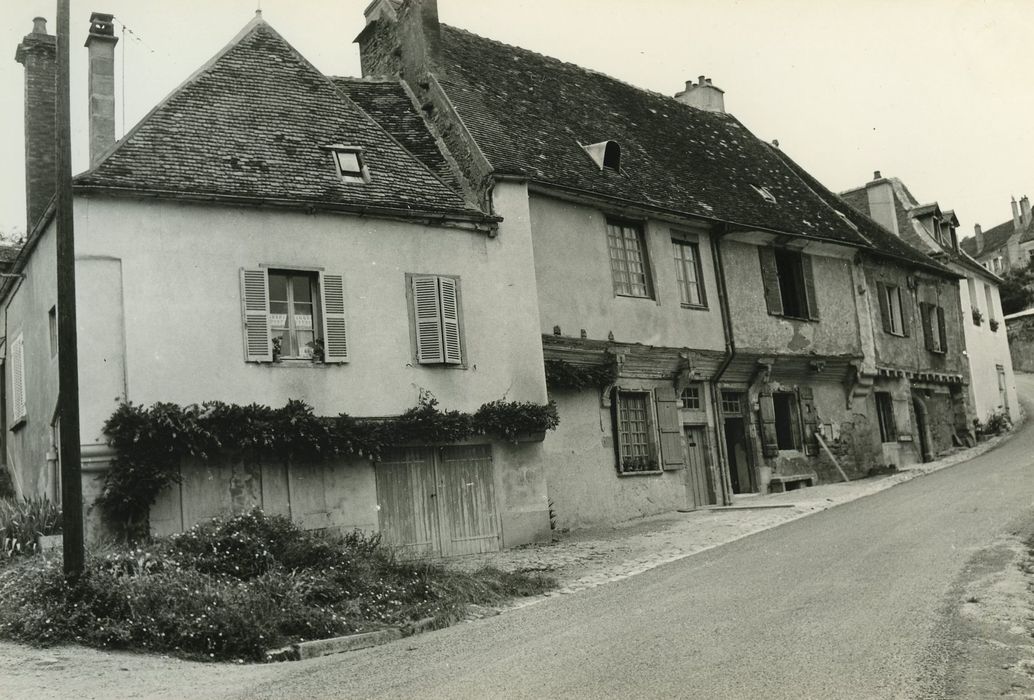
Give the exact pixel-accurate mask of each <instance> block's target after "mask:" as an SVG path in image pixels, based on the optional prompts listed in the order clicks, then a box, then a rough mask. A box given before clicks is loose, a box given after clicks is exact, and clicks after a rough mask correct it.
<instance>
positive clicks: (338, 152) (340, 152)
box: [327, 144, 370, 183]
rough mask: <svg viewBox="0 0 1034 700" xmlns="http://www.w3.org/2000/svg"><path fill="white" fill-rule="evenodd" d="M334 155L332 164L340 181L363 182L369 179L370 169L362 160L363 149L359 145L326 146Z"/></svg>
mask: <svg viewBox="0 0 1034 700" xmlns="http://www.w3.org/2000/svg"><path fill="white" fill-rule="evenodd" d="M327 149H328V150H329V151H330V152H331V154H332V155H333V157H334V165H335V167H336V168H337V174H338V176H339V177H340V178H341V181H342V182H354V183H363V182H369V181H370V171H369V170H368V169H367V167H366V164H365V163H364V162H363V149H362V148H361V147H359V146H342V145H340V144H335V145H333V146H327Z"/></svg>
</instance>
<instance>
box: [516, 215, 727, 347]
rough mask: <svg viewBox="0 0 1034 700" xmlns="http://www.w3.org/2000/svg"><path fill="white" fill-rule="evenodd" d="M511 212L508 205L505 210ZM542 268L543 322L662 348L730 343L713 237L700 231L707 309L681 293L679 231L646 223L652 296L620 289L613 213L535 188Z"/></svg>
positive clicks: (548, 328)
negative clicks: (612, 247)
mask: <svg viewBox="0 0 1034 700" xmlns="http://www.w3.org/2000/svg"><path fill="white" fill-rule="evenodd" d="M499 211H500V213H502V214H503V216H508V215H507V212H506V211H505V210H499ZM530 214H531V224H532V231H533V235H534V248H535V273H536V276H537V278H538V293H539V294H538V296H539V306H540V311H541V320H540V324H539V328H540V330H541V332H542V333H547V334H548V333H552V332H553V328H554V326H560V328H561V330H562V332H563V334H564V335H568V336H573V337H577V336H578V335H579V332H580V331H581V330H582V329H584V330H585V331H586V334H587V336H588V337H589V338H593V339H599V340H603V339H606V338H607V337H608V334H610V333H611V332H613V334H614V339H615V340H617V341H619V342H632V343H643V344H646V345H655V346H663V347H691V348H698V349H714V350H722V349H724V347H725V345H724V343H725V340H724V336H723V334H722V319H721V311H720V309H719V307H718V295H717V291H716V286H715V278H714V264H713V262H712V259H711V250H710V239H709V237H708V234H707V233H706V232H699V231H697V232H691V231H689V230H688V229H686V230H684V232H685V234H688V235H690V236H691V238H690V239H691V240H692V237H693V236H695V240H696V242H697V245H698V248H699V251H700V257H701V261H700V262H701V268H702V272H703V279H704V287H705V293H706V300H707V305H708V308H707V309H696V308H684V307H683V306H682V305H681V303H680V299H679V290H678V286H677V282H676V277H675V262H674V254H673V251H672V244H671V239H672V231H673V230H675V231H683V229H679V228H678V227H675V226H672V225H670V224H667V223H664V222H660V221H653V220H651V221H648V222H646V225H645V226H644V237H645V240H646V248H647V257H648V264H649V268H650V278H651V283H652V286H653V290H654V298H653V299H645V298H633V297H625V296H616V295H615V294H614V286H613V278H612V275H611V268H610V252H609V249H608V242H607V219H606V216H605V214H604V213H603V212H601V211H599V210H597V209H594V208H592V207H589V206H584V205H579V204H573V203H570V202H565V201H560V200H556V199H550V198H547V197H543V196H540V195H532V197H531V204H530Z"/></svg>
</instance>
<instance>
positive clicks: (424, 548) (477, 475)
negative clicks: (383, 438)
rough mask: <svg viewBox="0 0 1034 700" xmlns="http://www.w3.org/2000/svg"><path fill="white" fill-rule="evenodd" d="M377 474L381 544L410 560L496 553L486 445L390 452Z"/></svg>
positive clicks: (496, 533) (497, 539)
mask: <svg viewBox="0 0 1034 700" xmlns="http://www.w3.org/2000/svg"><path fill="white" fill-rule="evenodd" d="M376 472H377V500H378V505H379V507H380V511H379V516H380V530H381V537H382V538H383V539H384V541H385V542H388V543H390V544H393V545H395V546H397V547H400V548H401V549H402V550H403V552H404V553H405V554H412V555H414V556H418V555H428V554H441V555H444V556H455V555H458V554H474V553H478V552H492V551H496V550H498V549H499V547H500V543H501V538H500V532H499V516H498V513H497V510H496V502H495V483H494V478H493V470H492V448H491V446H490V445H469V446H462V447H443V448H424V447H421V448H402V449H395V450H388V451H386V452H385V453H384V457H383V460H382V461H381V462H379V463H378V464H377V468H376Z"/></svg>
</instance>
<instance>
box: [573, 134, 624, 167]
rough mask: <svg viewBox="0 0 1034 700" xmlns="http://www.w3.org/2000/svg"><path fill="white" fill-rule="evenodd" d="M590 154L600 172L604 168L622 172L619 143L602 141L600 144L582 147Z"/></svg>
mask: <svg viewBox="0 0 1034 700" xmlns="http://www.w3.org/2000/svg"><path fill="white" fill-rule="evenodd" d="M582 148H584V149H585V152H586V153H588V154H589V157H590V158H592V161H593V162H594V163H595V164H596V167H598V168H599V169H600V170H603V169H604V168H606V169H608V170H614V171H617V172H620V170H621V146H620V145H619V144H618V142H617V141H600V142H599V143H593V144H589V145H588V146H582Z"/></svg>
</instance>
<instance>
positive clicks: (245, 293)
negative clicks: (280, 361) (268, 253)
mask: <svg viewBox="0 0 1034 700" xmlns="http://www.w3.org/2000/svg"><path fill="white" fill-rule="evenodd" d="M241 308H242V310H243V314H244V359H245V360H246V361H247V362H272V361H273V343H272V341H271V332H270V330H269V279H268V277H267V276H266V271H265V270H263V269H261V268H253V269H247V268H243V269H241Z"/></svg>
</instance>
